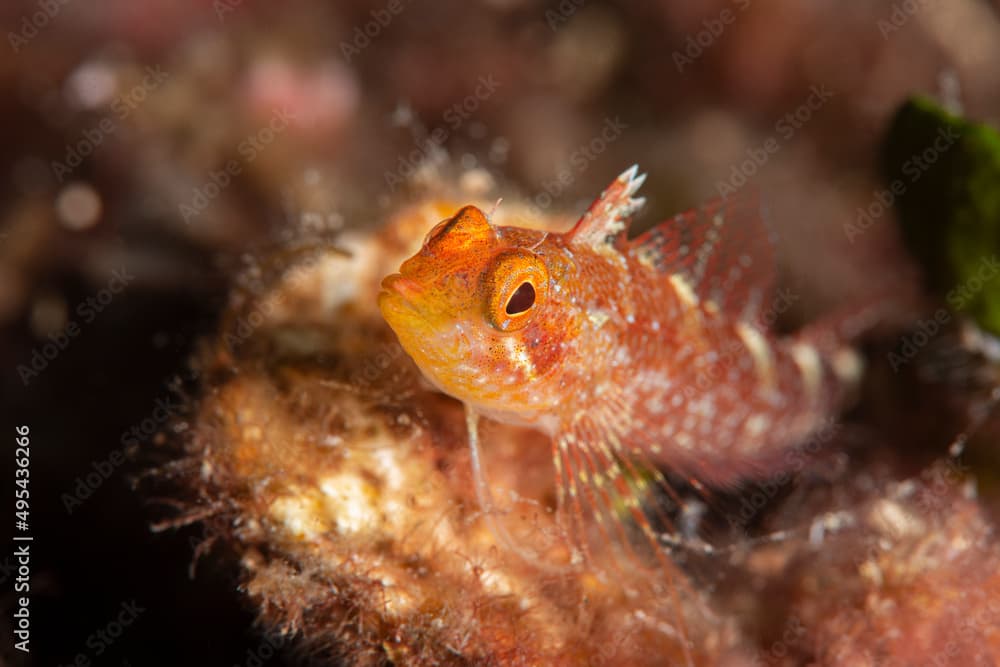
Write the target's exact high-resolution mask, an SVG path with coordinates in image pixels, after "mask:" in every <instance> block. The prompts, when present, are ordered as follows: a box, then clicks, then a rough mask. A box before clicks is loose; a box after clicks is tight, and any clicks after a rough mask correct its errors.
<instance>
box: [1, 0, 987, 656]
mask: <svg viewBox="0 0 1000 667" xmlns="http://www.w3.org/2000/svg"><path fill="white" fill-rule="evenodd" d="M998 9H1000V8H998V4H997V3H995V2H987V1H985V0H948V2H930V1H925V0H897V1H896V2H889V1H876V0H853V1H850V2H843V1H835V0H813V1H810V2H801V1H800V0H768V1H767V2H763V1H760V0H723V1H716V0H710V1H707V2H700V3H690V2H681V1H679V0H678V1H672V0H658V1H649V2H625V1H623V2H617V3H615V2H604V1H599V0H562V1H561V2H536V1H534V0H481V1H478V2H458V1H454V2H450V1H449V2H420V1H419V0H413V1H407V0H380V1H376V2H354V1H344V2H338V3H321V2H308V1H302V2H288V3H280V4H273V3H262V2H259V3H258V2H249V1H246V0H214V2H209V1H208V0H200V1H191V0H186V1H185V0H182V1H179V2H178V1H171V2H166V1H164V0H147V1H146V2H142V3H130V2H124V1H122V0H108V1H106V2H100V3H81V2H77V1H76V0H39V1H38V2H34V3H29V2H13V3H5V4H4V6H3V7H2V8H0V19H2V25H3V28H4V29H3V31H2V35H3V39H4V41H5V42H6V43H5V44H3V45H0V53H2V54H3V55H2V57H0V120H2V122H0V146H2V147H3V150H2V151H0V173H2V175H3V178H2V179H0V360H2V364H0V367H2V369H3V376H2V379H0V383H2V384H0V387H2V389H0V391H2V396H3V399H2V408H0V410H2V412H3V417H4V419H3V423H4V429H5V433H7V434H9V439H8V444H9V446H10V447H11V448H12V447H13V434H12V431H13V425H15V424H27V425H29V426H30V427H31V430H32V436H31V437H32V465H31V480H32V486H31V490H32V523H33V525H32V533H33V535H34V536H35V542H34V544H33V561H32V570H33V578H32V607H31V609H32V614H33V630H34V634H33V637H32V646H33V653H32V658H33V664H38V665H56V664H60V665H61V664H90V663H83V662H79V659H80V658H79V656H83V658H85V659H88V660H91V661H93V664H104V665H134V666H138V665H181V664H204V665H244V664H263V663H268V664H283V661H284V662H287V663H289V664H291V662H292V660H291V654H288V653H287V651H286V652H284V653H282V651H280V650H279V649H275V648H274V647H271V646H270V644H268V643H267V642H265V641H264V640H263V639H262V638H261V637H260V636H259V635H258V634H256V633H255V631H254V628H253V614H252V613H251V612H250V610H249V609H247V608H246V607H245V606H244V604H243V602H242V601H241V599H240V596H239V594H238V592H237V586H238V581H237V577H236V573H235V569H234V568H227V567H225V566H222V565H216V564H214V563H215V562H216V561H214V560H209V561H200V562H199V564H198V569H197V570H196V572H195V573H194V576H193V578H192V577H191V576H190V572H189V568H190V565H191V563H192V562H193V552H194V548H193V547H194V546H195V545H197V544H198V543H199V541H200V536H199V533H198V529H197V528H187V529H182V530H179V531H165V532H154V531H152V530H151V528H150V527H151V525H152V524H153V523H154V522H155V521H156V520H157V519H158V518H162V516H163V515H164V512H163V508H162V504H163V503H168V501H166V500H159V499H156V498H151V497H149V496H148V495H145V494H141V493H137V492H135V490H134V489H133V486H134V483H135V482H136V480H137V478H138V477H140V476H141V474H142V471H143V470H145V469H147V468H148V467H149V466H150V463H151V461H152V462H153V463H162V462H164V461H166V460H168V459H169V457H170V454H169V451H166V450H167V448H166V446H165V443H166V442H167V440H169V437H168V436H169V435H170V433H171V431H177V430H183V428H184V422H183V419H182V418H183V416H184V410H185V408H184V401H183V399H182V398H181V396H183V393H184V391H186V390H190V389H191V388H192V387H193V386H194V385H196V383H197V377H196V374H195V373H193V372H191V371H189V370H188V364H187V361H188V359H189V358H190V356H191V354H192V353H193V351H194V350H195V348H196V346H197V345H198V341H199V338H200V337H201V336H203V335H205V334H206V333H208V332H210V331H213V330H214V327H215V326H216V322H217V318H218V315H219V313H220V311H221V309H222V308H223V307H224V305H225V304H226V299H227V292H228V288H229V286H230V284H231V282H232V276H233V275H234V273H235V272H237V271H239V270H241V268H243V267H244V266H245V265H246V264H247V263H248V262H249V260H250V258H253V257H255V256H259V255H260V254H262V253H265V252H268V251H271V250H273V249H274V248H276V247H284V246H287V245H289V244H291V245H301V244H308V243H309V242H310V240H311V239H323V240H329V239H335V238H336V235H337V234H339V233H340V232H341V231H343V230H351V229H354V230H364V229H373V228H376V227H377V226H378V225H380V224H381V223H382V222H383V221H384V220H385V219H386V218H387V217H388V215H389V213H390V212H391V211H393V210H394V209H396V208H397V207H399V206H400V205H401V204H404V203H406V202H408V201H412V200H414V199H416V198H419V197H421V196H424V195H426V194H433V193H435V192H440V191H456V190H458V191H461V192H466V193H474V194H477V195H490V196H505V197H523V198H526V199H528V200H529V202H530V203H531V204H532V205H534V206H536V207H537V208H539V209H540V210H542V211H543V212H544V211H545V210H547V209H550V208H551V209H552V210H553V211H565V210H569V211H580V210H582V208H583V207H584V206H585V205H586V203H587V202H588V201H589V200H590V199H591V198H593V197H594V196H595V195H596V194H597V193H598V192H599V191H600V190H601V189H602V188H603V187H604V186H605V185H607V184H608V183H609V182H610V181H611V180H612V179H613V178H614V177H615V176H616V175H617V174H618V173H619V172H621V171H622V170H623V169H625V168H626V167H628V166H629V165H631V164H633V163H639V165H640V167H641V169H642V170H644V171H647V172H648V173H649V180H648V181H647V184H646V186H645V188H644V190H645V194H646V196H647V198H648V200H649V203H648V205H647V207H646V209H645V211H644V213H642V214H641V221H640V223H639V225H640V226H642V225H650V224H653V223H654V222H656V221H658V220H660V219H663V218H666V217H667V216H669V215H671V214H673V213H674V212H677V211H679V210H682V209H685V208H688V207H691V206H694V205H696V204H698V203H699V202H701V201H703V200H705V199H708V198H711V197H714V196H718V195H720V194H727V193H728V192H731V191H735V190H738V189H740V188H742V187H745V186H748V185H750V186H752V187H756V188H759V189H761V190H762V191H763V192H764V193H765V197H766V201H767V202H768V206H769V209H770V211H771V217H772V222H773V224H774V226H775V228H776V230H777V231H778V234H779V238H780V242H779V250H780V261H781V268H782V274H783V276H784V277H785V278H784V279H785V280H786V281H789V282H791V283H794V284H795V285H797V286H798V289H800V290H802V293H803V294H805V295H806V296H807V298H806V299H804V300H802V302H801V303H800V304H797V308H799V309H800V310H801V311H803V312H802V313H801V315H802V316H804V317H807V316H809V315H811V314H815V313H818V312H822V311H824V310H827V309H829V308H830V307H831V306H832V305H834V304H837V303H841V302H845V301H848V300H851V299H853V298H857V297H859V296H863V295H865V294H867V293H871V292H872V290H878V289H880V286H883V285H888V286H892V289H893V291H894V293H895V294H897V295H902V296H901V298H908V297H907V296H906V295H907V292H908V291H910V292H914V293H916V292H917V291H918V290H919V279H918V277H917V276H918V274H916V273H915V268H914V267H913V266H912V264H911V262H910V261H909V260H908V259H907V256H906V254H905V253H904V252H903V251H902V249H901V248H900V245H899V242H898V238H897V236H898V235H897V233H896V231H895V226H894V224H893V219H892V214H891V212H890V211H885V212H884V213H878V214H875V215H872V213H871V209H870V207H871V204H872V202H873V201H876V200H877V193H878V192H879V191H880V190H881V189H882V188H884V185H883V184H881V183H880V182H879V178H878V168H877V165H878V159H877V158H878V150H879V143H880V140H881V137H882V132H883V131H884V129H885V127H886V125H887V123H888V122H889V119H890V118H891V116H892V114H893V112H894V110H895V109H896V108H897V107H898V105H899V104H900V103H901V102H902V101H903V100H904V99H905V98H906V97H907V96H909V95H911V94H914V93H924V94H927V95H931V96H933V97H936V98H937V99H938V100H940V101H941V102H942V103H943V104H945V105H946V106H948V107H949V108H951V109H954V110H961V111H963V112H964V113H965V114H966V115H968V116H969V117H970V118H974V119H977V120H982V121H986V122H992V123H993V124H996V123H997V122H998V121H1000V86H997V72H998V71H1000V21H998ZM879 210H881V209H879ZM860 211H867V212H868V215H867V218H865V217H863V215H862V213H861V212H860ZM865 220H867V222H865ZM161 449H162V450H164V451H160V450H161ZM5 456H10V454H7V455H5ZM9 460H10V459H9V458H5V461H4V463H3V467H4V468H5V469H7V466H8V463H7V462H8V461H9ZM10 479H13V477H12V476H7V475H5V479H4V482H3V484H4V487H3V488H4V489H7V491H5V492H4V495H5V497H8V498H9V497H10V495H9V494H10V492H11V489H12V483H11V482H9V481H8V480H10ZM9 551H10V550H9V549H5V552H4V558H6V559H7V560H5V561H3V562H2V563H0V565H2V566H3V567H2V569H0V579H2V580H3V583H4V585H3V593H2V597H0V606H3V608H4V614H3V619H2V621H0V625H2V626H3V634H4V635H5V640H4V643H3V648H2V651H3V653H4V657H5V660H8V661H9V662H10V664H27V663H25V661H24V657H23V656H21V655H14V654H13V652H12V651H11V649H10V646H11V643H12V642H11V641H9V640H8V639H7V636H9V633H10V630H11V628H10V625H9V624H10V615H9V613H7V612H8V610H9V608H10V607H11V606H12V604H13V594H12V593H11V592H10V591H11V582H12V581H13V579H12V578H13V576H14V573H13V571H12V569H11V567H10V563H11V561H10V558H9V557H8V556H7V554H8V553H9ZM128 605H132V606H131V607H128ZM129 609H132V610H139V611H136V612H135V613H131V612H129V613H126V612H127V611H128V610H129ZM123 610H125V611H123ZM122 614H125V616H128V617H129V618H132V617H134V618H133V620H131V621H130V622H128V623H127V624H126V623H124V618H125V617H124V616H123V617H122V619H121V620H122V622H123V623H122V625H123V627H120V628H117V630H118V631H120V636H118V637H113V641H105V639H103V638H102V637H103V636H104V635H101V634H100V633H101V632H114V631H115V629H116V626H110V625H109V624H112V623H114V622H115V621H116V620H119V617H120V616H122ZM129 614H131V615H129ZM115 634H119V632H115ZM275 653H277V655H273V654H275ZM272 655H273V657H272ZM74 660H77V661H78V662H76V663H74ZM254 660H257V661H258V662H257V663H255V662H253V661H254Z"/></svg>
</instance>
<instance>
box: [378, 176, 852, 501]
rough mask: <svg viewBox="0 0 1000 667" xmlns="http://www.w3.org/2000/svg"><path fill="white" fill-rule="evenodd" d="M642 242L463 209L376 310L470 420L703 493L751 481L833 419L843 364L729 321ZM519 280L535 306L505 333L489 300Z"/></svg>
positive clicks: (796, 340)
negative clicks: (698, 482)
mask: <svg viewBox="0 0 1000 667" xmlns="http://www.w3.org/2000/svg"><path fill="white" fill-rule="evenodd" d="M605 197H607V192H606V193H605ZM600 204H601V200H598V202H597V203H595V207H598V206H599V205H600ZM613 205H618V206H620V203H619V204H615V202H612V203H611V204H608V206H607V207H606V208H607V209H608V211H610V212H611V213H614V208H613ZM592 211H594V207H592ZM608 211H604V213H607V212H608ZM601 212H602V211H598V213H601ZM612 217H613V216H612ZM578 227H580V225H578ZM611 231H612V232H617V231H620V229H619V228H612V229H611ZM642 241H643V240H642V239H637V240H635V241H630V240H628V239H627V238H626V236H625V234H624V233H618V234H609V235H608V236H607V239H606V242H601V243H595V242H594V240H593V235H590V236H586V235H584V234H581V233H580V231H579V229H577V228H574V230H571V231H570V232H567V233H562V234H560V233H549V232H542V231H534V230H527V229H520V228H515V227H494V226H492V225H491V224H490V223H489V221H488V220H487V218H486V216H485V215H484V214H483V212H482V211H480V210H479V209H477V208H475V207H472V206H467V207H465V208H463V209H461V210H460V211H459V212H458V213H457V214H456V215H455V216H454V217H453V218H452V219H450V220H448V221H444V222H442V223H441V224H439V225H438V226H437V227H436V228H435V229H434V230H432V231H431V232H430V233H429V234H428V238H427V239H426V240H425V243H424V246H423V248H422V249H421V250H420V252H419V253H417V254H416V255H415V256H413V257H412V258H410V259H409V260H407V261H406V262H404V263H403V265H402V266H401V267H400V273H398V274H394V275H392V276H389V277H388V278H386V280H385V281H384V282H383V288H384V289H383V292H382V294H381V295H380V297H379V306H380V308H381V310H382V313H383V314H384V316H385V318H386V320H387V321H388V323H389V325H390V326H391V327H392V328H393V330H394V331H395V332H396V334H397V336H398V337H399V340H400V342H401V344H402V345H403V347H404V349H405V350H406V351H407V352H408V353H409V354H410V355H411V357H412V358H413V359H414V360H415V361H416V363H417V365H418V366H419V367H420V369H421V370H422V371H423V373H424V374H425V375H426V376H427V378H428V379H429V380H430V381H431V382H432V383H434V384H435V385H436V386H437V387H438V388H440V389H441V390H442V391H444V392H446V393H448V394H450V395H452V396H454V397H456V398H458V399H459V400H461V401H463V402H464V403H466V405H468V406H471V407H472V408H473V409H474V410H475V411H476V412H477V413H479V414H482V415H485V416H487V417H491V418H494V419H497V420H500V421H504V422H507V423H518V424H525V425H530V426H533V427H535V428H538V429H540V430H542V431H544V432H546V433H548V434H549V435H551V436H552V437H553V438H559V437H560V434H564V433H567V432H571V431H575V432H576V433H577V434H578V435H577V439H579V438H580V437H591V436H592V437H593V438H594V439H602V440H605V441H608V440H610V441H612V449H614V450H616V451H630V452H635V453H639V454H642V455H643V456H644V457H645V458H646V459H647V460H651V461H654V462H655V463H656V464H657V465H659V466H662V467H669V468H672V469H674V470H677V471H678V472H681V473H682V474H685V475H694V476H697V477H699V478H700V479H703V480H707V481H710V482H715V483H729V482H731V481H733V480H735V479H736V478H738V477H741V476H746V475H752V474H753V473H754V472H755V471H757V469H758V468H760V467H761V466H762V465H765V464H768V462H773V461H774V460H775V459H776V458H777V457H779V456H780V455H781V453H782V451H783V450H784V449H785V448H786V447H788V446H789V445H792V444H795V443H796V442H798V441H801V440H802V439H803V438H805V437H807V436H808V434H809V433H810V432H811V431H813V430H814V429H815V428H817V427H818V426H819V425H820V423H821V421H822V420H823V419H825V418H826V417H827V416H828V415H829V413H830V411H831V410H832V409H834V408H835V407H836V403H837V401H838V400H839V396H840V394H841V393H842V391H841V389H840V385H841V384H842V382H841V380H840V379H839V378H838V377H837V374H836V373H834V372H833V370H834V368H833V366H834V364H833V362H832V361H831V358H832V357H831V355H833V354H834V353H836V352H837V351H839V350H838V349H830V346H829V345H827V347H826V349H823V348H821V347H819V346H818V345H813V342H812V341H809V340H806V339H805V338H803V337H790V338H784V339H779V338H776V337H774V336H773V335H772V334H771V333H770V332H768V331H766V330H765V329H764V327H759V326H756V324H754V323H752V322H746V321H740V320H738V319H734V318H731V317H730V316H728V314H727V313H728V311H726V310H720V308H719V307H718V305H717V304H715V303H713V302H711V301H710V300H702V299H699V298H698V297H697V296H695V295H694V293H693V291H692V290H691V288H690V286H689V285H688V284H687V283H685V282H684V281H683V280H681V279H679V277H678V276H672V274H671V273H669V272H665V271H664V270H663V268H662V267H659V266H657V265H656V263H655V262H651V261H650V259H649V254H648V252H644V251H645V250H646V249H647V248H646V247H645V246H644V244H643V243H642ZM501 264H502V265H503V266H502V267H501V269H498V265H501ZM539 276H541V279H539ZM528 278H530V279H531V280H533V281H534V282H533V285H534V288H535V292H536V298H535V302H534V305H533V307H532V308H531V309H530V310H529V312H527V313H525V314H523V315H520V316H517V317H518V318H520V319H517V321H516V324H515V325H513V328H512V329H508V330H503V326H504V324H505V323H509V322H508V321H509V320H511V319H513V318H509V317H507V316H506V315H505V314H504V313H503V312H501V309H502V304H499V302H498V297H497V294H499V295H500V297H504V296H505V295H507V294H509V293H510V291H511V285H514V284H517V283H520V282H521V281H523V280H525V279H528ZM535 283H537V284H535ZM498 324H499V325H500V326H499V327H498ZM582 424H586V425H585V426H582ZM581 429H582V430H581ZM588 434H590V435H588Z"/></svg>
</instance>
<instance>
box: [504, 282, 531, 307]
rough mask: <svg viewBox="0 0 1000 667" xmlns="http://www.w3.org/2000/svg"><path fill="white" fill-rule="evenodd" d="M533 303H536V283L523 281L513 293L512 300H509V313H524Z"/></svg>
mask: <svg viewBox="0 0 1000 667" xmlns="http://www.w3.org/2000/svg"><path fill="white" fill-rule="evenodd" d="M533 305H535V287H534V285H532V284H531V283H521V286H520V287H518V288H517V289H516V290H515V291H514V294H512V295H511V297H510V301H508V302H507V314H508V315H517V314H518V313H523V312H524V311H526V310H528V309H529V308H531V307H532V306H533Z"/></svg>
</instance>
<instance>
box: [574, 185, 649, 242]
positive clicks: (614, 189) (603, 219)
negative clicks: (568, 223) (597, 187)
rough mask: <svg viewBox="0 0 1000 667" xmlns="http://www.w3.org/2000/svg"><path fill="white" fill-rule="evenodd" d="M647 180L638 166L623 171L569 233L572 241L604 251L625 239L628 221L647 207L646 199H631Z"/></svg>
mask: <svg viewBox="0 0 1000 667" xmlns="http://www.w3.org/2000/svg"><path fill="white" fill-rule="evenodd" d="M645 180H646V174H639V165H632V166H631V167H629V168H628V169H626V170H625V171H623V172H622V173H621V174H620V175H619V176H618V178H616V179H615V180H614V182H613V183H612V184H611V185H609V186H608V187H607V189H606V190H605V191H604V192H602V193H601V196H600V197H598V198H597V199H596V200H594V203H593V204H591V205H590V208H588V209H587V212H586V213H584V214H583V216H582V217H581V218H580V219H579V220H578V221H577V223H576V225H575V226H574V227H573V229H571V230H570V231H569V234H568V236H569V239H570V241H571V242H572V243H581V244H584V245H588V246H591V247H593V248H595V249H601V248H602V247H604V246H606V245H614V244H615V243H616V242H617V241H618V240H619V239H624V238H625V235H626V234H627V232H628V223H629V218H630V217H631V215H632V214H633V213H635V212H636V211H637V210H639V208H640V207H642V205H643V204H645V203H646V200H645V199H644V198H643V197H633V196H632V195H634V194H635V193H636V191H638V189H639V187H640V186H642V184H643V182H644V181H645Z"/></svg>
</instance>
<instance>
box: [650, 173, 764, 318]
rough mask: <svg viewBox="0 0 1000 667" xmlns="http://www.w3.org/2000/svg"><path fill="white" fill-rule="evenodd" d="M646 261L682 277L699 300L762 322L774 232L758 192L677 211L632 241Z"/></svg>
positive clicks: (721, 309) (730, 315) (735, 316)
mask: <svg viewBox="0 0 1000 667" xmlns="http://www.w3.org/2000/svg"><path fill="white" fill-rule="evenodd" d="M630 250H631V252H632V253H633V254H634V255H635V256H636V257H638V258H639V260H640V261H642V262H643V263H645V264H647V265H651V266H654V267H656V268H657V269H659V270H661V271H663V272H664V273H665V274H675V275H677V276H679V277H680V278H682V279H683V280H684V282H686V283H687V285H688V286H689V287H690V288H691V290H692V292H693V293H694V294H695V296H697V297H698V299H699V301H701V302H710V303H713V304H714V305H715V306H716V307H718V309H719V310H720V311H721V312H722V313H724V314H725V315H726V316H727V317H730V318H733V319H739V320H743V321H745V322H749V323H752V324H757V325H760V322H759V319H760V318H759V316H760V314H761V312H762V310H763V309H765V308H767V307H768V306H767V301H768V300H769V299H770V298H771V294H772V291H773V288H774V282H775V273H776V269H775V256H774V235H773V234H772V233H771V231H770V230H769V229H768V227H767V224H766V222H765V220H764V217H763V214H762V212H761V205H760V197H759V195H758V194H757V193H756V192H751V193H749V194H745V193H741V194H737V195H734V196H731V197H727V198H724V199H715V200H713V201H710V202H708V203H707V204H705V205H703V206H700V207H698V208H695V209H692V210H690V211H687V212H686V213H679V214H677V215H675V216H674V217H673V218H671V219H670V220H667V221H666V222H663V223H660V224H659V225H657V226H656V227H653V228H652V229H650V230H649V231H647V232H645V233H644V234H642V235H641V236H639V237H637V238H636V239H635V240H634V241H632V243H631V245H630Z"/></svg>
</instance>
